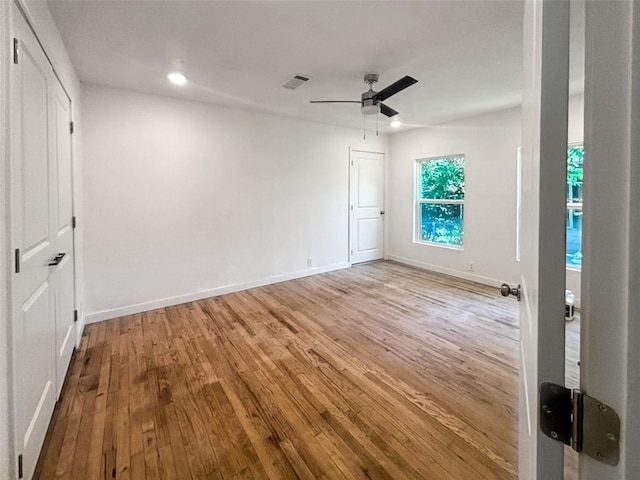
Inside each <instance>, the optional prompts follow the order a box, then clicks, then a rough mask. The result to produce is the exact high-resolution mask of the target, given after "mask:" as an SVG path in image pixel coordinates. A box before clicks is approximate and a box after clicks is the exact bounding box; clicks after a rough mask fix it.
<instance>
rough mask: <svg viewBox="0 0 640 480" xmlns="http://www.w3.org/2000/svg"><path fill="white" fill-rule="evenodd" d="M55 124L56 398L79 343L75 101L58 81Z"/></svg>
mask: <svg viewBox="0 0 640 480" xmlns="http://www.w3.org/2000/svg"><path fill="white" fill-rule="evenodd" d="M51 99H52V102H51V103H52V106H51V123H52V125H53V128H54V130H55V133H54V135H53V137H52V140H53V141H54V142H55V147H54V158H53V161H54V164H55V169H54V176H55V186H56V199H55V200H56V201H55V206H56V211H55V212H54V215H55V236H56V242H55V243H56V254H58V255H61V254H63V253H64V256H63V257H62V260H61V261H60V263H59V264H58V265H57V266H55V267H53V268H52V270H51V275H52V276H53V284H54V285H55V305H56V311H55V319H56V321H55V325H56V334H55V341H56V398H57V397H58V396H59V395H60V391H61V390H62V385H63V383H64V378H65V375H66V373H67V368H68V366H69V362H70V360H71V354H72V353H73V348H74V345H75V322H74V308H75V299H74V288H75V285H74V283H75V282H74V264H73V263H74V255H73V225H72V218H73V196H72V195H73V185H72V163H71V161H72V159H71V131H70V129H69V126H70V123H71V102H70V101H69V98H68V97H67V94H66V93H65V91H64V89H63V88H62V86H61V85H60V82H58V81H57V80H55V81H54V83H53V85H52V96H51Z"/></svg>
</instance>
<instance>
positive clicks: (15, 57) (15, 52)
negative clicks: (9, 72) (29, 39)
mask: <svg viewBox="0 0 640 480" xmlns="http://www.w3.org/2000/svg"><path fill="white" fill-rule="evenodd" d="M19 46H20V40H18V39H17V38H14V39H13V63H15V64H16V65H17V64H18V55H19V52H18V47H19Z"/></svg>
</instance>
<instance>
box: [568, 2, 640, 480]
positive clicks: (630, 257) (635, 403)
mask: <svg viewBox="0 0 640 480" xmlns="http://www.w3.org/2000/svg"><path fill="white" fill-rule="evenodd" d="M585 8H586V18H585V38H586V42H585V57H586V58H585V67H586V68H585V139H584V145H585V152H586V155H588V157H587V160H588V161H585V165H584V206H583V212H584V213H583V268H582V301H581V306H582V310H581V339H580V343H581V351H580V388H581V389H582V390H584V391H585V392H586V393H587V394H589V395H591V396H593V397H595V398H597V399H598V400H599V401H602V402H604V403H606V404H608V405H610V406H611V407H613V409H614V410H615V411H616V412H617V413H618V415H619V416H620V423H621V430H622V431H621V438H620V461H619V464H618V465H617V466H610V465H606V464H604V463H600V462H597V461H596V460H594V459H592V458H590V457H587V456H585V455H581V456H580V459H579V469H580V478H581V479H582V480H600V479H602V478H606V479H607V480H631V479H636V478H639V477H640V456H638V455H637V449H638V444H639V442H640V371H639V370H638V368H637V366H638V365H640V295H638V292H639V291H640V261H639V260H638V253H637V250H636V251H635V252H634V246H637V245H639V244H640V221H638V205H640V157H639V154H640V153H639V152H640V138H639V137H638V135H637V132H638V131H639V130H640V106H639V104H640V45H639V44H638V38H640V2H639V1H637V0H636V1H634V2H602V1H592V2H586V6H585Z"/></svg>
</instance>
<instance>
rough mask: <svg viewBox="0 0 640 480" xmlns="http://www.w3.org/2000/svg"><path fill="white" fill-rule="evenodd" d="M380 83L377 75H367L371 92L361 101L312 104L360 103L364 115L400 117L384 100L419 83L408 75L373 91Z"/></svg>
mask: <svg viewBox="0 0 640 480" xmlns="http://www.w3.org/2000/svg"><path fill="white" fill-rule="evenodd" d="M377 81H378V74H377V73H367V74H366V75H365V76H364V83H366V84H367V85H369V90H368V91H366V92H364V93H363V94H362V96H361V100H311V101H310V102H311V103H359V104H360V111H361V113H362V114H363V115H375V114H377V113H378V112H380V113H382V114H383V115H386V116H387V117H393V116H395V115H398V112H397V111H396V110H394V109H393V108H391V107H388V106H387V105H385V104H384V103H382V102H383V101H384V100H386V99H387V98H389V97H390V96H392V95H395V94H396V93H398V92H401V91H402V90H404V89H405V88H408V87H410V86H411V85H413V84H414V83H416V82H417V80H416V79H415V78H411V77H410V76H408V75H406V76H404V77H402V78H401V79H400V80H398V81H397V82H394V83H392V84H391V85H389V86H388V87H386V88H383V89H382V90H380V91H379V92H376V91H374V90H373V84H374V83H376V82H377Z"/></svg>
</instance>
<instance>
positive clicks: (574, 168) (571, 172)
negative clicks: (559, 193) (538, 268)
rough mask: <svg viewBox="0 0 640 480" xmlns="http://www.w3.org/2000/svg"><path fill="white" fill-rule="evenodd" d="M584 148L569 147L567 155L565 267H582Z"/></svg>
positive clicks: (580, 146)
mask: <svg viewBox="0 0 640 480" xmlns="http://www.w3.org/2000/svg"><path fill="white" fill-rule="evenodd" d="M583 160H584V146H583V145H570V146H569V149H568V154H567V251H566V256H567V266H569V267H577V268H580V267H581V265H582V173H583V172H582V164H583Z"/></svg>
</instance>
